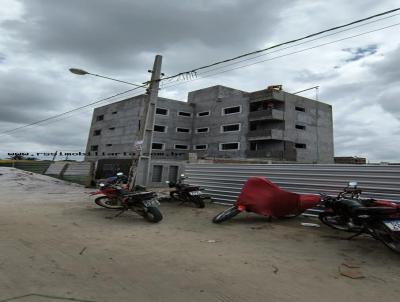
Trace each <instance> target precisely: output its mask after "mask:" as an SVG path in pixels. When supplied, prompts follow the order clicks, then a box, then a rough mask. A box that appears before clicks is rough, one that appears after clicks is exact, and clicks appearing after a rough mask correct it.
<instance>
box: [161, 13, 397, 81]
mask: <svg viewBox="0 0 400 302" xmlns="http://www.w3.org/2000/svg"><path fill="white" fill-rule="evenodd" d="M396 11H400V8H395V9H392V10H388V11H385V12H382V13H379V14H376V15H372V16H369V17H366V18H363V19H359V20H356V21H353V22H350V23H347V24H343V25H339V26H335V27H332V28H329V29H325V30H322V31H319V32H317V33H313V34H309V35H306V36H303V37H301V38H297V39H293V40H290V41H286V42H282V43H279V44H276V45H273V46H270V47H267V48H263V49H260V50H255V51H252V52H248V53H245V54H242V55H239V56H236V57H233V58H230V59H226V60H222V61H218V62H215V63H211V64H208V65H204V66H200V67H197V68H194V69H191V70H188V71H184V72H180V73H177V74H175V75H172V76H168V77H165V78H163V79H161V81H165V80H168V79H172V78H176V77H179V76H182V75H185V74H188V75H191V74H196V72H197V71H199V70H202V69H206V68H209V67H212V66H216V65H220V64H223V63H227V62H231V61H234V60H237V59H240V58H243V57H247V56H250V55H254V54H258V53H261V52H265V51H267V50H270V49H274V48H278V47H280V46H283V45H287V44H292V43H295V42H299V41H301V40H305V39H308V38H312V37H315V36H318V35H321V34H324V33H326V32H330V31H335V30H338V29H340V28H344V27H348V26H351V25H354V24H357V23H361V22H364V21H367V20H371V19H374V18H377V17H380V16H384V15H388V14H391V13H394V12H396Z"/></svg>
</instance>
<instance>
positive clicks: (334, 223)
mask: <svg viewBox="0 0 400 302" xmlns="http://www.w3.org/2000/svg"><path fill="white" fill-rule="evenodd" d="M318 218H319V220H320V221H321V222H322V223H323V224H325V225H327V226H329V227H331V228H332V229H335V230H340V231H346V232H354V231H355V230H354V229H353V228H351V227H350V226H349V225H348V223H347V222H346V221H343V220H342V221H340V218H341V217H340V216H339V215H336V214H335V213H330V212H322V213H320V214H319V215H318Z"/></svg>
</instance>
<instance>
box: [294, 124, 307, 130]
mask: <svg viewBox="0 0 400 302" xmlns="http://www.w3.org/2000/svg"><path fill="white" fill-rule="evenodd" d="M296 129H300V130H306V126H303V125H296Z"/></svg>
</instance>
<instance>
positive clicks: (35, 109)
mask: <svg viewBox="0 0 400 302" xmlns="http://www.w3.org/2000/svg"><path fill="white" fill-rule="evenodd" d="M0 4H1V9H0V106H1V107H0V132H4V131H6V130H9V129H13V128H16V127H19V126H22V125H24V124H27V123H31V122H35V121H37V120H40V119H44V118H46V117H49V116H52V115H55V114H58V113H61V112H64V111H67V110H70V109H73V108H75V107H78V106H81V105H84V104H87V103H90V102H93V101H96V100H98V99H101V98H103V97H107V96H110V95H112V94H114V93H117V92H120V91H124V90H126V89H129V88H130V87H129V86H126V85H124V84H120V83H116V82H111V81H107V80H103V79H100V78H95V77H88V76H85V77H80V76H76V75H73V74H71V73H69V72H68V68H70V67H80V68H83V69H86V70H88V71H91V72H93V73H98V74H103V75H107V76H111V77H116V78H119V79H122V80H126V81H131V82H137V83H142V82H144V81H146V80H148V79H149V73H148V72H147V70H148V69H150V68H151V66H152V64H153V60H154V56H155V55H156V54H161V55H162V56H163V68H162V70H163V72H164V73H165V74H166V75H172V74H175V73H177V72H180V71H184V70H190V69H192V68H194V67H198V66H201V65H204V64H208V63H211V62H214V61H218V60H221V59H225V58H229V57H231V56H236V55H240V54H242V53H245V52H249V51H253V50H257V49H260V48H264V47H266V46H270V45H274V44H276V43H279V42H284V41H286V40H290V39H293V38H297V37H301V36H303V35H306V34H310V33H314V32H317V31H320V30H323V29H326V28H329V27H332V26H336V25H340V24H344V23H348V22H350V21H353V20H356V19H360V18H363V17H367V16H369V15H373V14H377V13H380V12H383V11H386V10H390V9H393V8H396V5H397V6H399V2H398V1H395V0H382V1H376V0H353V1H348V0H333V1H324V0H308V1H306V0H297V1H296V0H281V1H272V0H271V1H266V0H195V1H184V0H169V1H161V0H159V1H154V0H146V1H144V0H141V1H136V0H129V1H128V0H114V1H109V0H85V1H82V0H68V1H67V0H18V1H17V0H0ZM397 23H400V16H393V17H391V18H387V19H385V20H381V21H379V22H375V23H371V24H368V25H365V26H362V27H358V28H354V29H352V30H349V31H346V32H342V33H340V34H336V35H332V36H329V37H325V38H323V39H319V40H316V41H312V42H309V43H306V44H303V45H299V46H296V47H292V48H288V49H284V50H281V51H279V52H274V53H271V54H268V55H265V56H263V57H259V58H257V59H255V60H253V61H247V62H243V63H241V64H237V65H234V66H229V68H233V67H237V66H241V65H244V64H248V63H252V62H256V61H260V60H268V59H271V60H268V61H265V62H263V63H259V64H255V65H252V66H250V67H246V68H240V69H236V70H233V71H230V72H226V73H221V74H216V75H214V76H210V77H207V78H204V79H200V78H198V79H197V80H195V81H189V82H186V83H185V81H182V80H181V81H180V82H174V83H173V84H179V85H176V86H171V87H170V88H165V89H163V90H161V91H160V95H161V96H164V97H170V98H176V99H178V100H182V101H185V100H186V97H187V93H188V92H189V91H191V90H195V89H200V88H204V87H207V86H212V85H217V84H219V85H226V86H229V87H233V88H237V89H242V90H245V91H254V90H260V89H264V88H266V87H267V86H268V85H271V84H282V85H283V88H284V90H286V91H288V92H294V91H298V90H301V89H305V88H308V87H312V86H316V85H319V86H320V90H319V99H320V100H321V101H323V102H326V103H329V104H331V105H332V106H333V114H334V136H335V155H336V156H366V157H367V158H368V159H369V160H370V161H372V162H376V161H396V162H400V155H399V151H398V150H399V149H400V98H399V96H400V51H399V50H400V26H393V27H390V28H387V29H384V30H380V31H376V32H373V33H370V34H365V35H361V36H359V37H355V38H351V39H345V40H342V41H340V42H335V43H331V44H328V45H325V46H320V47H316V48H313V49H310V50H305V51H302V50H304V49H305V48H310V47H313V46H317V45H320V44H324V43H328V42H332V41H335V40H338V39H342V38H346V37H350V36H353V35H357V34H360V33H364V32H368V31H372V30H375V29H379V28H383V27H387V26H390V25H394V24H397ZM296 51H299V52H298V53H296V54H292V55H287V56H283V57H281V58H275V59H274V57H277V56H282V55H285V54H289V53H292V52H296ZM229 68H228V67H227V68H226V69H229ZM222 70H223V69H222ZM216 72H217V71H214V72H210V73H208V74H207V75H211V74H213V73H216ZM170 85H172V84H170ZM130 95H133V93H131V94H127V95H126V97H128V96H130ZM302 95H303V96H305V97H312V98H315V91H309V92H307V93H304V94H302ZM119 99H121V98H119ZM115 100H118V98H116V99H114V100H113V101H115ZM103 104H107V103H106V102H104V103H101V104H100V105H103ZM92 110H93V107H91V108H88V109H86V110H82V111H79V112H78V113H75V114H73V115H69V116H65V117H63V118H62V119H59V120H58V121H52V122H51V123H50V121H49V122H47V123H44V124H42V125H40V126H35V127H29V128H24V129H21V130H20V131H16V132H13V133H12V134H9V135H3V136H0V142H1V143H0V158H1V157H3V158H4V157H5V154H6V153H7V152H22V151H29V152H44V151H47V152H49V151H55V150H63V151H84V150H85V146H86V140H87V136H88V131H89V126H90V121H91V114H92Z"/></svg>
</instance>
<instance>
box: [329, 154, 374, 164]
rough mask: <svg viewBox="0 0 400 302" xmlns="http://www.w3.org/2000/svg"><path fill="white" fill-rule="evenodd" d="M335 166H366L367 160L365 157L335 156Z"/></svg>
mask: <svg viewBox="0 0 400 302" xmlns="http://www.w3.org/2000/svg"><path fill="white" fill-rule="evenodd" d="M334 160H335V164H350V165H366V164H367V159H366V158H365V157H357V156H335V157H334Z"/></svg>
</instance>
